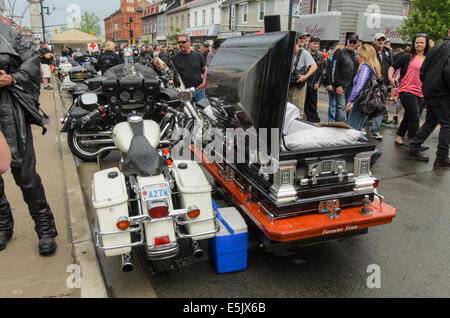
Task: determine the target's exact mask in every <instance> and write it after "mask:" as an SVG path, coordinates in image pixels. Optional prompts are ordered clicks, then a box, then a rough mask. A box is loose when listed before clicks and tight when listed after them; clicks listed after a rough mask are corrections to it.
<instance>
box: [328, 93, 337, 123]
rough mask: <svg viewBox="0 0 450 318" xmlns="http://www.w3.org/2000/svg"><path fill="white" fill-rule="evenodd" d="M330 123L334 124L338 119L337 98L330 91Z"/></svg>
mask: <svg viewBox="0 0 450 318" xmlns="http://www.w3.org/2000/svg"><path fill="white" fill-rule="evenodd" d="M328 99H329V103H328V122H329V123H334V122H335V119H336V97H335V95H334V92H333V91H328Z"/></svg>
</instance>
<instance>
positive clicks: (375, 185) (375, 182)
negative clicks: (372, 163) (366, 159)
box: [373, 179, 380, 189]
mask: <svg viewBox="0 0 450 318" xmlns="http://www.w3.org/2000/svg"><path fill="white" fill-rule="evenodd" d="M379 184H380V180H378V179H375V181H374V182H373V187H374V188H375V189H376V188H378V185H379Z"/></svg>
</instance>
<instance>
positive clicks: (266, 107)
mask: <svg viewBox="0 0 450 318" xmlns="http://www.w3.org/2000/svg"><path fill="white" fill-rule="evenodd" d="M294 45H295V32H273V33H266V34H260V35H249V36H239V37H232V38H228V39H227V40H226V41H225V42H223V43H222V45H221V46H220V49H219V50H218V51H217V53H216V54H215V55H214V57H213V59H212V62H211V64H210V65H209V66H208V73H207V81H206V83H207V85H206V95H207V96H208V98H209V101H210V104H211V106H212V108H213V112H214V114H215V115H216V117H217V119H218V121H219V122H221V124H222V125H224V126H226V127H230V126H231V127H243V128H249V127H250V126H253V127H254V128H255V129H260V128H269V131H268V133H269V134H270V128H279V129H282V125H283V121H284V115H285V111H286V105H287V95H288V88H289V77H290V70H291V64H292V56H293V51H294Z"/></svg>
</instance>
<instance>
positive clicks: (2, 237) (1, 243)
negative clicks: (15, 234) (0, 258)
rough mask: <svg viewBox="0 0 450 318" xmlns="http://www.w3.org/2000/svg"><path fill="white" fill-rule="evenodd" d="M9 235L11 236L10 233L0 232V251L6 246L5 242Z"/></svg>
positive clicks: (9, 237)
mask: <svg viewBox="0 0 450 318" xmlns="http://www.w3.org/2000/svg"><path fill="white" fill-rule="evenodd" d="M11 237H12V233H11V234H9V233H3V232H0V251H1V250H4V249H5V248H6V244H7V243H8V241H9V240H10V239H11Z"/></svg>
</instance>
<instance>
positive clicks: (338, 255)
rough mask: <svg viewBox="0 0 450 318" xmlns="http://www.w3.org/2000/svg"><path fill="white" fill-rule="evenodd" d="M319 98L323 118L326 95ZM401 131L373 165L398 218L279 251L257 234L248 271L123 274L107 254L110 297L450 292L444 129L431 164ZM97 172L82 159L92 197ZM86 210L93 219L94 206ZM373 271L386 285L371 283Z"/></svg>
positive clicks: (203, 267) (207, 267)
mask: <svg viewBox="0 0 450 318" xmlns="http://www.w3.org/2000/svg"><path fill="white" fill-rule="evenodd" d="M322 95H323V94H321V96H322ZM319 101H320V103H321V105H322V106H319V113H320V117H321V118H322V120H324V119H325V118H326V111H327V108H326V107H324V106H323V105H324V104H325V103H326V100H324V99H323V98H321V99H319ZM395 133H396V129H395V127H383V128H382V131H381V134H382V135H383V136H384V138H383V140H382V141H374V143H376V144H377V147H378V149H379V150H380V151H382V152H383V155H382V157H381V158H380V159H379V160H378V162H377V163H376V165H375V166H374V167H373V169H372V171H373V173H374V175H375V176H377V177H378V178H379V179H380V181H381V182H380V186H379V192H380V193H381V194H382V195H384V196H385V202H386V203H388V204H389V205H392V206H394V207H395V208H396V209H397V216H396V217H395V218H394V220H393V222H392V223H390V224H386V225H382V226H377V227H372V228H370V229H369V232H368V234H365V235H361V236H355V237H352V238H347V239H345V240H342V241H335V242H330V243H326V244H321V245H314V246H309V247H303V248H293V249H290V250H285V251H283V252H277V253H266V252H265V251H263V250H262V249H260V248H259V247H258V244H257V242H256V240H255V237H254V236H253V235H252V234H251V233H250V239H249V249H250V250H249V253H248V266H247V269H246V270H244V271H241V272H235V273H229V274H217V272H216V271H215V268H214V266H213V265H212V263H211V262H210V261H209V260H207V261H204V262H200V263H197V264H192V265H191V266H189V267H184V268H180V269H175V270H172V271H170V272H166V273H159V274H157V275H150V274H149V273H148V271H147V269H146V268H145V265H144V266H142V264H141V263H140V262H138V261H136V263H135V265H136V270H135V271H134V272H132V273H122V272H121V271H120V260H118V259H103V260H101V263H102V265H103V272H104V274H105V281H106V284H107V286H108V288H109V291H110V296H111V297H181V298H186V297H189V298H196V297H205V298H214V297H223V298H229V297H233V298H234V297H251V298H253V297H255V298H256V297H268V298H271V297H274V298H299V297H450V288H449V287H450V275H449V274H448V269H449V266H448V260H449V259H450V249H449V248H448V246H449V244H450V236H449V235H448V233H449V231H448V229H449V228H450V196H449V189H450V169H446V168H438V169H433V160H434V157H435V154H434V152H435V149H436V144H437V131H436V132H435V133H433V135H432V136H431V137H430V138H429V140H427V142H426V145H427V146H429V147H430V150H428V151H427V152H426V153H427V154H429V155H430V157H431V159H430V162H428V163H421V162H416V161H411V160H408V159H406V158H405V156H404V155H405V149H404V148H399V147H397V146H395V145H394V140H395ZM369 135H370V134H369ZM114 156H117V154H114V153H112V154H111V155H109V156H108V157H106V158H105V167H106V166H107V165H108V164H113V163H114V162H117V157H114ZM96 169H97V167H96V165H95V164H92V163H83V162H78V171H79V175H80V181H81V186H82V189H83V192H84V195H85V199H86V202H89V201H90V197H89V196H90V192H91V191H90V180H91V178H92V172H93V171H95V170H96ZM87 208H88V214H89V215H90V216H91V217H92V215H93V214H92V213H93V211H92V206H91V205H90V204H87ZM374 268H375V269H377V272H378V273H379V274H380V275H379V278H380V280H379V282H380V285H379V286H375V288H370V287H373V286H372V285H371V284H370V281H371V277H372V276H371V274H372V273H373V269H374ZM368 281H369V284H368ZM377 287H379V288H377Z"/></svg>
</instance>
